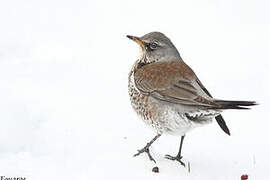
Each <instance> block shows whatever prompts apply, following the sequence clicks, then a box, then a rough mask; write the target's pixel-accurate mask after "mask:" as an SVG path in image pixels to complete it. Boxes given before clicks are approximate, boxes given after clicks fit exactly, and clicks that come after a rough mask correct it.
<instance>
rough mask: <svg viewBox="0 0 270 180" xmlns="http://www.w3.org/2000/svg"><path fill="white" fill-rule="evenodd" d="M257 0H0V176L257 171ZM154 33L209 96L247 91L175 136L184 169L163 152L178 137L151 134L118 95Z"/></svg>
mask: <svg viewBox="0 0 270 180" xmlns="http://www.w3.org/2000/svg"><path fill="white" fill-rule="evenodd" d="M269 6H270V4H269V1H266V0H265V1H263V0H257V1H255V0H254V1H251V0H239V1H235V0H227V1H222V0H218V1H214V0H197V1H195V0H186V1H184V0H183V1H154V0H152V1H143V0H137V1H125V0H122V1H121V0H114V1H104V0H103V1H102V0H96V1H94V0H88V1H87V0H77V1H71V0H46V1H41V0H36V1H34V0H24V1H20V0H9V1H1V2H0V25H1V26H0V176H6V177H14V176H15V177H18V176H21V177H26V178H27V180H32V179H33V180H43V179H44V180H48V179H66V180H68V179H78V180H84V179H87V180H89V179H136V180H137V179H148V180H149V179H196V180H197V179H207V180H211V179H215V180H223V179H224V180H225V179H226V180H232V179H236V180H237V179H240V176H241V175H242V174H248V175H249V179H254V180H263V179H269V172H268V171H269V167H270V158H269V151H270V141H269V135H270V132H269V125H270V124H269V121H270V120H269V108H270V103H269V100H270V99H269V97H270V96H269V91H270V86H269V83H270V82H269V77H270V72H269V67H270V53H269V52H270V51H269V50H270V48H269V47H270V33H269V32H270V22H269V19H270V11H269ZM151 31H161V32H163V33H165V34H166V35H167V36H168V37H169V38H171V40H172V41H173V42H174V44H175V45H176V47H177V48H178V50H179V51H180V54H181V56H182V58H183V59H184V61H185V62H186V63H187V64H189V65H190V66H191V67H192V68H193V70H194V71H195V72H196V73H197V75H198V76H199V77H200V79H201V81H202V82H203V84H204V85H205V86H206V87H207V88H208V90H209V91H210V92H211V93H212V94H213V96H215V97H217V98H222V99H233V100H256V101H258V102H259V103H260V105H259V106H256V107H254V108H253V109H252V110H250V111H234V110H231V111H226V112H224V113H223V115H224V118H225V120H226V121H227V124H228V127H229V128H230V130H231V134H232V135H231V136H227V135H226V134H225V133H223V132H222V131H221V129H220V128H219V127H218V125H217V124H216V123H213V124H211V125H208V126H205V127H202V128H198V129H195V130H194V131H192V132H190V133H189V134H187V136H186V139H185V142H184V146H183V155H184V159H183V160H184V161H185V162H190V164H191V171H190V173H189V172H188V171H187V169H185V168H184V167H182V166H180V164H178V163H177V162H172V161H169V160H166V159H164V158H163V156H164V154H166V153H169V154H172V155H174V154H176V153H177V150H178V146H179V141H180V137H173V136H166V135H165V136H162V137H161V138H160V139H159V140H158V141H157V142H156V143H155V144H154V145H153V148H152V153H153V155H154V157H155V159H156V160H157V164H156V166H158V167H159V169H160V173H159V174H155V173H153V172H151V170H152V168H153V167H154V166H155V164H154V163H152V162H150V161H149V160H148V158H147V156H146V155H141V156H140V157H137V158H133V157H132V155H133V154H134V153H136V150H137V149H139V148H142V147H143V146H144V145H145V144H146V142H147V141H149V140H150V139H151V138H152V137H153V136H154V135H155V134H154V132H152V131H151V130H150V129H149V128H147V127H146V126H145V125H144V124H143V122H142V121H141V120H140V119H139V118H138V117H137V116H136V114H135V113H134V112H133V110H132V109H131V106H130V102H129V97H128V93H127V76H128V72H129V70H130V68H131V66H132V64H133V63H134V61H135V60H136V59H137V58H138V57H139V47H138V46H137V45H136V44H135V43H134V42H132V41H130V40H129V39H127V38H126V37H125V36H126V35H127V34H130V35H137V36H142V35H144V34H145V33H148V32H151Z"/></svg>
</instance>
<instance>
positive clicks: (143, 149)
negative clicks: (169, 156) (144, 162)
mask: <svg viewBox="0 0 270 180" xmlns="http://www.w3.org/2000/svg"><path fill="white" fill-rule="evenodd" d="M149 147H150V144H149V143H148V144H147V145H146V146H145V147H144V148H142V149H140V150H138V153H136V154H134V155H133V157H135V156H139V155H140V154H141V153H147V155H148V157H149V159H150V161H154V162H155V163H156V161H155V159H154V158H153V157H152V155H151V154H150V152H149Z"/></svg>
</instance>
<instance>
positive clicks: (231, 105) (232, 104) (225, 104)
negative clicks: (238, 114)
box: [214, 100, 257, 109]
mask: <svg viewBox="0 0 270 180" xmlns="http://www.w3.org/2000/svg"><path fill="white" fill-rule="evenodd" d="M214 102H215V103H216V104H218V105H219V106H220V107H218V108H217V109H250V108H248V106H254V105H257V103H256V102H255V101H224V100H215V101H214Z"/></svg>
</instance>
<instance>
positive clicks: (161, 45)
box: [127, 32, 181, 64]
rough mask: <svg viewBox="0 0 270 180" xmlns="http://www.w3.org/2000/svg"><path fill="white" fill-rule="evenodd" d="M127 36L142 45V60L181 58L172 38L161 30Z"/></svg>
mask: <svg viewBox="0 0 270 180" xmlns="http://www.w3.org/2000/svg"><path fill="white" fill-rule="evenodd" d="M127 37H128V38H129V39H132V40H133V41H135V42H137V43H138V44H139V45H140V46H141V49H142V54H141V59H140V61H142V62H143V63H147V64H148V63H153V62H157V61H168V60H174V59H181V57H180V54H179V52H178V51H177V49H176V48H175V46H174V45H173V43H172V42H171V40H170V39H169V38H167V37H166V36H165V35H164V34H162V33H160V32H150V33H148V34H145V35H144V36H142V37H136V36H130V35H128V36H127Z"/></svg>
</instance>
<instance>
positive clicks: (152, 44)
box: [150, 43, 158, 49]
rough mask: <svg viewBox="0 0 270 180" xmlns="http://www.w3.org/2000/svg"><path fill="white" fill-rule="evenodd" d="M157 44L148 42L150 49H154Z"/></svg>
mask: <svg viewBox="0 0 270 180" xmlns="http://www.w3.org/2000/svg"><path fill="white" fill-rule="evenodd" d="M157 46H158V45H157V43H151V44H150V48H151V49H156V48H157Z"/></svg>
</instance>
